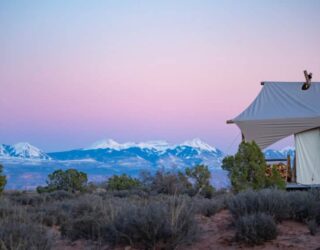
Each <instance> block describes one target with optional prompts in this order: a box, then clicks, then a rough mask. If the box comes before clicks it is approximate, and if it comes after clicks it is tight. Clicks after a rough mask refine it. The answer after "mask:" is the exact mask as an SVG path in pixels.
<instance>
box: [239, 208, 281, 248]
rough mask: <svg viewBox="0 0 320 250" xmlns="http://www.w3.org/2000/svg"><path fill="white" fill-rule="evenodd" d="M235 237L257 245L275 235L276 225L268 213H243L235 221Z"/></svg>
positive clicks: (271, 238)
mask: <svg viewBox="0 0 320 250" xmlns="http://www.w3.org/2000/svg"><path fill="white" fill-rule="evenodd" d="M235 227H236V239H237V240H238V241H242V242H245V243H248V244H252V245H259V244H262V243H263V242H265V241H268V240H273V239H275V238H276V237H277V234H278V233H277V226H276V223H275V222H274V220H273V218H272V217H271V216H270V215H267V214H264V213H257V214H251V215H244V216H242V217H240V218H238V219H237V220H236V221H235Z"/></svg>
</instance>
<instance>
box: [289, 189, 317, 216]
mask: <svg viewBox="0 0 320 250" xmlns="http://www.w3.org/2000/svg"><path fill="white" fill-rule="evenodd" d="M316 195H317V193H315V192H305V191H296V192H290V193H288V194H287V202H288V204H289V206H290V218H292V219H294V220H297V221H302V222H303V221H307V220H313V219H315V220H316V221H318V222H319V220H320V200H318V199H317V196H316Z"/></svg>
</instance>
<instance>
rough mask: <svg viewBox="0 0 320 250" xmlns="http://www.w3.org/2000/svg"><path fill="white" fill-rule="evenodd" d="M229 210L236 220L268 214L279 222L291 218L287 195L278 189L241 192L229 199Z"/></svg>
mask: <svg viewBox="0 0 320 250" xmlns="http://www.w3.org/2000/svg"><path fill="white" fill-rule="evenodd" d="M228 208H229V210H230V212H231V213H232V215H233V217H234V218H235V219H237V218H239V217H241V216H242V215H250V214H255V213H265V214H268V215H270V216H272V217H273V218H275V219H276V220H277V221H281V220H283V219H286V218H288V217H289V216H290V206H289V203H288V200H287V194H286V193H285V192H284V191H280V190H276V189H264V190H261V191H253V190H249V191H244V192H240V193H238V194H237V195H235V196H233V197H232V198H230V199H229V201H228Z"/></svg>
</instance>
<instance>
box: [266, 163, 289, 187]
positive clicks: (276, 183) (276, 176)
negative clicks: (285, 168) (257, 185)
mask: <svg viewBox="0 0 320 250" xmlns="http://www.w3.org/2000/svg"><path fill="white" fill-rule="evenodd" d="M266 187H270V188H278V189H282V190H284V189H285V188H286V182H285V180H284V179H283V178H282V177H281V175H280V172H279V171H278V170H277V168H276V166H272V171H271V176H269V177H267V176H266Z"/></svg>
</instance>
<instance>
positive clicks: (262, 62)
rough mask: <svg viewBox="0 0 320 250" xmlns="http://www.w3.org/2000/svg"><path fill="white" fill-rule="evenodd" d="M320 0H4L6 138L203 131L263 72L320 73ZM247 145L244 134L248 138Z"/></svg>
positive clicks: (135, 137) (42, 143)
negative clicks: (304, 71) (156, 0)
mask: <svg viewBox="0 0 320 250" xmlns="http://www.w3.org/2000/svg"><path fill="white" fill-rule="evenodd" d="M319 11H320V2H319V1H316V0H315V1H290V0H287V1H241V3H240V1H158V2H155V1H152V2H151V1H116V0H114V1H68V2H65V1H51V3H49V2H44V1H20V2H19V1H9V0H8V1H1V3H0V90H1V94H0V105H1V110H0V114H1V122H0V143H6V144H11V143H16V142H18V141H28V142H30V143H32V144H34V145H36V146H38V147H40V148H42V149H44V150H46V151H55V150H62V149H70V148H79V147H84V146H87V145H90V144H91V143H92V142H93V141H96V140H98V139H102V138H114V139H116V140H118V141H120V142H124V141H143V140H151V139H165V140H168V141H169V142H173V143H177V142H181V141H184V140H186V139H190V138H194V137H200V138H201V139H203V140H204V141H207V142H208V143H210V144H212V145H215V146H216V147H218V148H221V149H222V150H225V151H229V150H231V151H232V150H234V148H235V147H236V145H234V146H233V147H231V149H230V144H231V143H232V141H233V139H234V138H235V137H236V136H237V135H238V134H239V130H238V128H237V127H236V126H235V125H226V124H225V121H226V120H227V119H230V118H233V117H235V116H236V115H238V114H239V113H240V112H241V111H242V110H243V109H245V108H246V107H247V106H248V105H249V104H250V102H251V101H252V100H253V99H254V98H255V96H256V95H257V94H258V92H259V90H260V89H261V86H260V82H261V81H264V80H276V81H302V80H303V79H304V78H303V73H302V71H303V70H304V69H308V70H310V71H311V72H313V73H314V80H315V81H316V80H318V81H319V79H320V46H319V45H320V31H319V30H320V29H319V27H320V15H319ZM237 142H238V141H237Z"/></svg>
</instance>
